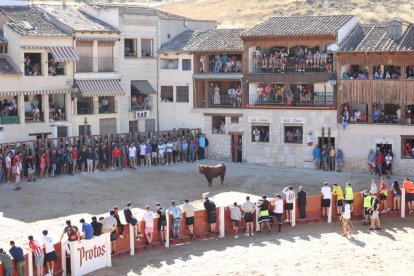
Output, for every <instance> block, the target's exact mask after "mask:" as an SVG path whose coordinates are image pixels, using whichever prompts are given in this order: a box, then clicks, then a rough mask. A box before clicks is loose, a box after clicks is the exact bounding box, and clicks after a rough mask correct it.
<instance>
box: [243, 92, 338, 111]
mask: <svg viewBox="0 0 414 276" xmlns="http://www.w3.org/2000/svg"><path fill="white" fill-rule="evenodd" d="M335 105H336V101H335V99H334V94H333V93H326V94H325V93H310V94H308V95H301V94H300V95H297V94H288V95H280V94H269V95H264V96H260V95H257V96H256V95H250V96H249V106H289V107H294V106H298V107H316V106H326V107H332V108H334V107H335Z"/></svg>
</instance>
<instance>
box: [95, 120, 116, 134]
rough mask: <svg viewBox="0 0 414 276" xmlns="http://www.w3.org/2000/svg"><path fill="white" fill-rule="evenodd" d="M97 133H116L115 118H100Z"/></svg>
mask: <svg viewBox="0 0 414 276" xmlns="http://www.w3.org/2000/svg"><path fill="white" fill-rule="evenodd" d="M99 133H100V134H111V133H117V131H116V119H115V118H110V119H100V120H99Z"/></svg>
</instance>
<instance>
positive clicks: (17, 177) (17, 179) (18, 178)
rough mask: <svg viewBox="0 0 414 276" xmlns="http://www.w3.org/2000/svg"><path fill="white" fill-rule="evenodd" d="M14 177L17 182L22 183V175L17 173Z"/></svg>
mask: <svg viewBox="0 0 414 276" xmlns="http://www.w3.org/2000/svg"><path fill="white" fill-rule="evenodd" d="M14 179H15V181H16V183H20V175H16V176H15V177H14Z"/></svg>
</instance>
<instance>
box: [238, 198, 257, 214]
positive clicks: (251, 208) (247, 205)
mask: <svg viewBox="0 0 414 276" xmlns="http://www.w3.org/2000/svg"><path fill="white" fill-rule="evenodd" d="M241 208H242V210H243V211H245V212H246V213H252V212H253V211H254V209H256V207H255V206H254V204H253V203H252V202H251V201H246V202H245V203H243V205H242V206H241Z"/></svg>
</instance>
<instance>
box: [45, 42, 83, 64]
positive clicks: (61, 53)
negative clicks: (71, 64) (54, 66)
mask: <svg viewBox="0 0 414 276" xmlns="http://www.w3.org/2000/svg"><path fill="white" fill-rule="evenodd" d="M49 51H50V53H51V54H52V56H53V58H54V59H55V61H58V62H65V61H77V60H79V57H78V55H77V54H76V53H75V49H73V47H70V46H53V47H49Z"/></svg>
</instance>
